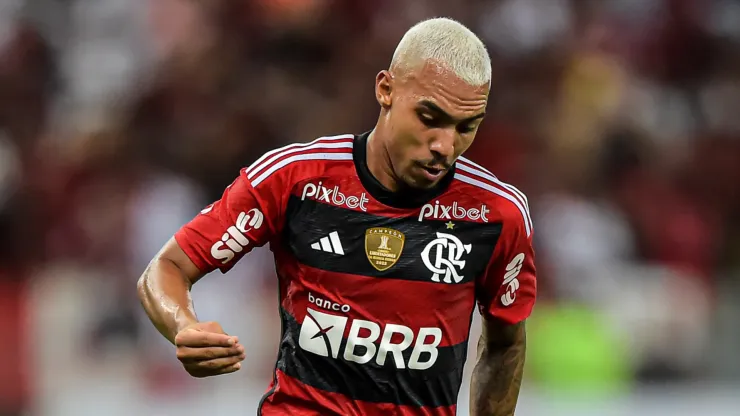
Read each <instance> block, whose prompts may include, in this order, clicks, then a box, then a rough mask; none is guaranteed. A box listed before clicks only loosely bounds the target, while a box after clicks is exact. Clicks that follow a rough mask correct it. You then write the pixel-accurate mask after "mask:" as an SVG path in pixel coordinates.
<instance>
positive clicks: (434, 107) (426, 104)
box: [419, 100, 486, 123]
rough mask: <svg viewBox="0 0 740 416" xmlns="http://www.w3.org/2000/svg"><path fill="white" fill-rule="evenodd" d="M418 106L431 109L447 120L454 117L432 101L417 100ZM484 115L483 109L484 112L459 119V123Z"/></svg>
mask: <svg viewBox="0 0 740 416" xmlns="http://www.w3.org/2000/svg"><path fill="white" fill-rule="evenodd" d="M419 106H421V107H426V108H427V109H429V110H431V111H433V112H435V113H437V114H439V115H440V116H442V117H443V118H446V119H448V120H455V118H454V117H452V116H451V115H449V114H447V112H446V111H444V110H443V109H441V108H440V107H439V106H438V105H437V104H435V103H433V102H431V101H429V100H422V101H420V102H419ZM485 115H486V112H485V111H484V112H482V113H480V114H476V115H474V116H473V117H468V118H466V119H464V120H461V121H460V122H461V123H469V122H471V121H474V120H477V119H479V118H483V116H485Z"/></svg>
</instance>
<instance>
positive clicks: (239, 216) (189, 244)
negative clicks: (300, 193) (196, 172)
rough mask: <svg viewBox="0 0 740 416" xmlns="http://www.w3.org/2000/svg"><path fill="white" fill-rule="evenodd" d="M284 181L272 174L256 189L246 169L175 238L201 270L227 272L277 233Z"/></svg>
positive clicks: (281, 208)
mask: <svg viewBox="0 0 740 416" xmlns="http://www.w3.org/2000/svg"><path fill="white" fill-rule="evenodd" d="M282 182H283V181H282V180H281V179H280V178H279V177H278V175H273V177H271V178H270V180H269V181H265V182H262V183H260V185H259V189H256V188H255V187H253V186H252V184H251V183H250V180H249V178H248V176H247V173H246V171H245V170H242V171H241V173H240V175H239V177H237V178H236V180H234V182H232V183H231V185H229V186H228V187H227V188H226V189H225V190H224V192H223V195H222V196H221V199H219V200H218V201H216V202H214V203H213V204H211V205H209V206H207V207H206V208H205V209H203V210H202V211H201V212H200V213H199V214H198V215H196V216H195V218H193V219H192V220H191V221H190V222H188V223H187V224H185V225H184V226H183V227H182V228H181V229H180V230H179V231H178V232H177V233H175V240H176V241H177V243H178V244H179V245H180V247H181V248H182V249H183V251H184V252H185V254H187V255H188V257H189V258H190V260H192V261H193V263H194V264H195V265H196V266H197V267H198V269H200V271H201V272H203V273H209V272H211V271H213V270H215V269H219V270H220V271H221V272H222V273H226V272H227V271H228V270H230V269H231V268H232V267H233V265H234V264H235V263H236V262H237V261H238V260H239V259H240V258H241V257H242V256H244V255H245V254H246V253H248V252H249V251H251V250H252V249H253V248H255V247H260V246H262V245H264V244H265V243H267V242H268V241H270V240H271V239H272V238H273V237H274V236H276V235H277V233H278V226H279V224H281V217H282V216H283V211H284V210H283V202H282V199H283V198H282V194H283V192H285V191H284V189H285V188H284V184H283V183H282Z"/></svg>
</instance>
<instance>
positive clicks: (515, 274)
mask: <svg viewBox="0 0 740 416" xmlns="http://www.w3.org/2000/svg"><path fill="white" fill-rule="evenodd" d="M525 221H526V219H525ZM527 234H528V233H527V230H526V229H525V225H524V222H523V221H522V217H521V216H520V217H518V218H517V219H511V220H508V221H504V224H503V228H502V231H501V236H500V237H499V241H498V243H497V244H496V248H495V250H494V253H493V257H492V258H491V262H490V265H489V267H488V270H487V272H486V274H485V275H484V277H483V279H482V280H481V281H480V282H478V285H477V287H476V298H477V303H478V308H479V310H480V313H481V315H483V316H484V317H486V318H495V319H499V320H501V321H504V322H507V323H510V324H515V323H518V322H521V321H523V320H525V319H527V318H528V317H529V315H530V314H531V312H532V308H533V307H534V303H535V299H536V296H537V271H536V268H535V254H534V248H533V245H532V234H531V233H529V235H527Z"/></svg>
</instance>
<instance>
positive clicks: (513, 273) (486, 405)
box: [470, 216, 537, 416]
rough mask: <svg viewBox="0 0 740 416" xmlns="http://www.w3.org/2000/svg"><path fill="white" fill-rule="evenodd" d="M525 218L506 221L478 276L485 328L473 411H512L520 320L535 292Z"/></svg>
mask: <svg viewBox="0 0 740 416" xmlns="http://www.w3.org/2000/svg"><path fill="white" fill-rule="evenodd" d="M524 221H528V218H524ZM524 221H523V220H522V217H521V216H519V217H518V218H516V219H515V218H514V217H512V219H511V220H510V221H505V222H504V225H503V229H502V233H501V237H500V238H499V241H498V243H497V247H496V250H495V252H494V255H493V258H492V260H491V265H490V267H489V269H488V272H487V273H486V275H485V276H484V277H483V278H482V279H481V280H480V281H479V282H477V283H478V284H477V288H476V292H477V294H476V296H477V301H478V307H479V310H480V312H481V315H482V317H483V328H482V333H481V337H480V340H479V342H478V361H477V363H476V365H475V369H474V370H473V377H472V380H471V386H470V414H471V415H472V416H511V415H513V414H514V410H515V409H516V404H517V400H518V398H519V389H520V387H521V384H522V376H523V372H524V357H525V352H526V331H525V327H524V321H525V319H526V318H527V317H528V316H529V315H530V313H531V312H532V307H533V306H534V302H535V298H536V294H537V280H536V270H535V265H534V249H533V247H532V235H531V227H526V226H525V223H524Z"/></svg>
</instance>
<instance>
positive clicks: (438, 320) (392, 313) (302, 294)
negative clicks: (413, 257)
mask: <svg viewBox="0 0 740 416" xmlns="http://www.w3.org/2000/svg"><path fill="white" fill-rule="evenodd" d="M288 269H289V267H287V265H286V264H285V263H283V264H281V268H280V270H279V274H281V275H283V276H301V275H302V276H311V279H310V280H309V279H306V278H300V279H290V280H289V281H287V282H284V284H285V286H286V287H285V288H284V289H285V292H284V293H282V295H283V296H282V297H281V299H282V300H281V306H282V307H283V308H284V309H285V310H286V311H287V312H288V313H290V314H291V315H292V316H293V317H294V318H295V319H296V320H297V321H298V322H303V319H304V318H305V316H306V309H307V308H309V307H310V308H312V309H316V310H322V309H323V310H325V311H326V310H327V308H326V307H322V305H326V304H328V305H334V304H337V305H340V306H339V307H341V305H348V306H349V308H350V309H349V312H347V313H345V315H347V316H348V317H349V318H350V319H364V320H368V321H374V322H378V323H380V324H383V323H392V324H402V325H405V326H407V327H409V328H411V330H412V331H414V333H418V332H419V329H420V328H428V327H435V328H440V329H441V330H442V334H443V335H442V340H441V342H440V344H439V346H440V347H446V346H452V345H457V344H460V343H462V342H466V341H467V339H468V335H469V331H470V320H471V314H472V313H473V308H474V306H475V295H474V290H475V283H474V282H470V283H464V284H459V285H454V286H449V285H445V284H439V283H434V282H431V281H430V282H418V281H408V280H400V279H393V278H377V277H367V276H360V275H353V274H344V273H336V272H330V271H326V270H320V269H315V268H312V267H309V266H306V265H298V264H297V263H293V265H292V267H290V270H288ZM296 269H299V270H300V271H298V270H296ZM368 287H372V290H367V289H368ZM288 293H290V297H287V296H285V295H287V294H288ZM309 294H310V296H309ZM312 301H313V302H312ZM327 302H328V303H327ZM328 310H329V311H330V313H336V312H332V309H331V306H330V307H329V309H328ZM349 329H350V326H349V325H348V326H347V328H346V330H345V333H344V337H345V338H346V337H347V336H348V333H349Z"/></svg>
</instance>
